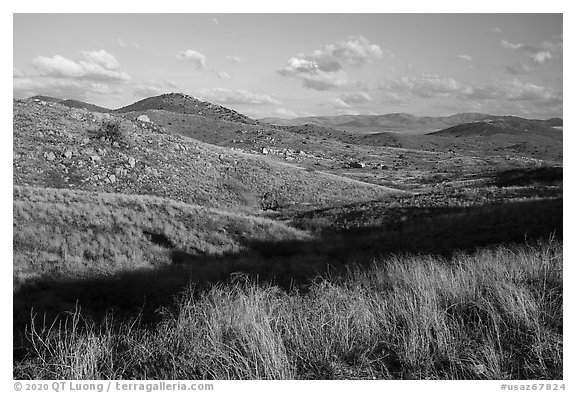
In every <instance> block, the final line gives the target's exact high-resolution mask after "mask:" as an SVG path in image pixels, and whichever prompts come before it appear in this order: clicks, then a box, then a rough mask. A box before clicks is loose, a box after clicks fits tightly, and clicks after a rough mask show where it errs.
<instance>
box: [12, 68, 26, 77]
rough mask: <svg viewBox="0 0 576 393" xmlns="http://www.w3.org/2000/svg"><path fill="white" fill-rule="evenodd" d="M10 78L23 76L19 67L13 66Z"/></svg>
mask: <svg viewBox="0 0 576 393" xmlns="http://www.w3.org/2000/svg"><path fill="white" fill-rule="evenodd" d="M12 78H24V73H23V72H22V71H21V70H20V69H19V68H16V67H13V68H12Z"/></svg>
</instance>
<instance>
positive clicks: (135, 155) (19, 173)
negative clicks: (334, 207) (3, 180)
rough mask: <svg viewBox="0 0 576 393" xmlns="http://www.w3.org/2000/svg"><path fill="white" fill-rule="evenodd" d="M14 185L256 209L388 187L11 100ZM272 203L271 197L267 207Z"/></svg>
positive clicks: (116, 120)
mask: <svg viewBox="0 0 576 393" xmlns="http://www.w3.org/2000/svg"><path fill="white" fill-rule="evenodd" d="M13 179H14V184H15V185H29V186H37V187H51V188H68V189H80V190H86V191H102V192H118V193H124V194H138V195H144V194H148V195H155V196H160V197H167V198H171V199H175V200H179V201H182V202H186V203H192V204H202V205H206V206H212V207H222V208H240V209H245V210H249V211H258V210H261V209H263V208H266V206H267V205H268V204H269V203H271V202H274V201H277V204H278V205H288V206H290V205H294V204H296V205H297V204H311V205H319V206H320V205H323V204H327V203H330V202H332V201H342V202H344V201H353V200H370V199H377V198H378V197H379V196H381V195H385V194H388V193H389V192H391V190H390V189H387V188H384V187H378V186H375V185H371V184H367V183H362V182H358V181H354V180H350V179H346V178H342V177H337V176H334V175H329V174H325V173H322V172H313V171H307V170H304V169H303V168H299V167H297V166H295V165H293V164H290V163H284V162H279V161H278V160H274V159H270V158H268V157H264V156H263V155H252V154H246V153H244V152H242V151H238V150H231V149H227V148H222V147H217V146H214V145H209V144H205V143H202V142H199V141H196V140H193V139H189V138H185V137H182V136H180V135H171V134H167V133H165V131H164V129H163V128H161V127H159V126H156V125H153V124H150V123H145V122H139V121H132V120H127V119H124V118H121V117H115V116H111V115H109V114H99V113H94V112H88V111H85V110H78V109H70V108H67V107H64V106H61V105H58V104H47V105H40V104H39V103H37V102H34V101H29V100H28V101H15V102H14V177H13ZM269 199H272V201H270V200H269Z"/></svg>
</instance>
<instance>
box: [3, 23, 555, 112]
mask: <svg viewBox="0 0 576 393" xmlns="http://www.w3.org/2000/svg"><path fill="white" fill-rule="evenodd" d="M13 28H14V31H13V48H14V50H13V94H14V97H15V98H23V97H29V96H32V95H36V94H42V95H49V96H54V97H58V98H74V99H79V100H82V101H87V102H90V103H93V104H97V105H101V106H104V107H107V108H119V107H122V106H125V105H129V104H131V103H133V102H135V101H138V100H141V99H143V98H146V97H150V96H154V95H159V94H163V93H169V92H181V93H185V94H189V95H192V96H195V97H197V98H200V99H203V100H206V101H210V102H214V103H218V104H221V105H224V106H226V107H229V108H232V109H235V110H237V111H239V112H241V113H243V114H246V115H248V116H250V117H253V118H263V117H282V118H293V117H303V116H318V115H343V114H351V115H356V114H386V113H395V112H405V113H411V114H414V115H419V116H445V115H451V114H455V113H462V112H481V113H491V114H497V115H501V114H502V115H503V114H509V115H517V116H522V117H530V118H549V117H563V112H562V108H563V88H562V86H563V74H562V69H563V68H562V63H563V16H562V14H375V13H372V14H14V17H13Z"/></svg>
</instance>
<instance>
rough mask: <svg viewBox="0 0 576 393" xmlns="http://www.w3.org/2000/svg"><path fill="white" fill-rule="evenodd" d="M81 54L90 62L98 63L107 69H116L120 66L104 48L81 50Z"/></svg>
mask: <svg viewBox="0 0 576 393" xmlns="http://www.w3.org/2000/svg"><path fill="white" fill-rule="evenodd" d="M82 56H84V58H85V59H86V60H88V61H89V62H90V63H92V64H99V65H100V66H102V67H104V68H105V69H107V70H117V69H118V68H119V67H120V63H118V60H116V58H115V57H114V56H112V55H111V54H110V53H108V52H106V51H105V50H104V49H100V50H93V51H83V52H82Z"/></svg>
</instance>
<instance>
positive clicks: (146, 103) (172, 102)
mask: <svg viewBox="0 0 576 393" xmlns="http://www.w3.org/2000/svg"><path fill="white" fill-rule="evenodd" d="M146 110H165V111H168V112H173V113H177V114H185V115H200V116H204V117H208V118H212V119H218V120H229V121H234V122H236V123H244V124H256V123H257V122H256V121H255V120H253V119H250V118H249V117H247V116H244V115H242V114H240V113H238V112H236V111H233V110H231V109H228V108H226V107H223V106H220V105H217V104H212V103H210V102H206V101H201V100H199V99H197V98H194V97H192V96H189V95H186V94H181V93H169V94H162V95H159V96H155V97H149V98H145V99H143V100H141V101H138V102H135V103H133V104H131V105H128V106H125V107H123V108H119V109H116V110H115V111H114V112H116V113H127V112H142V111H146Z"/></svg>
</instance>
